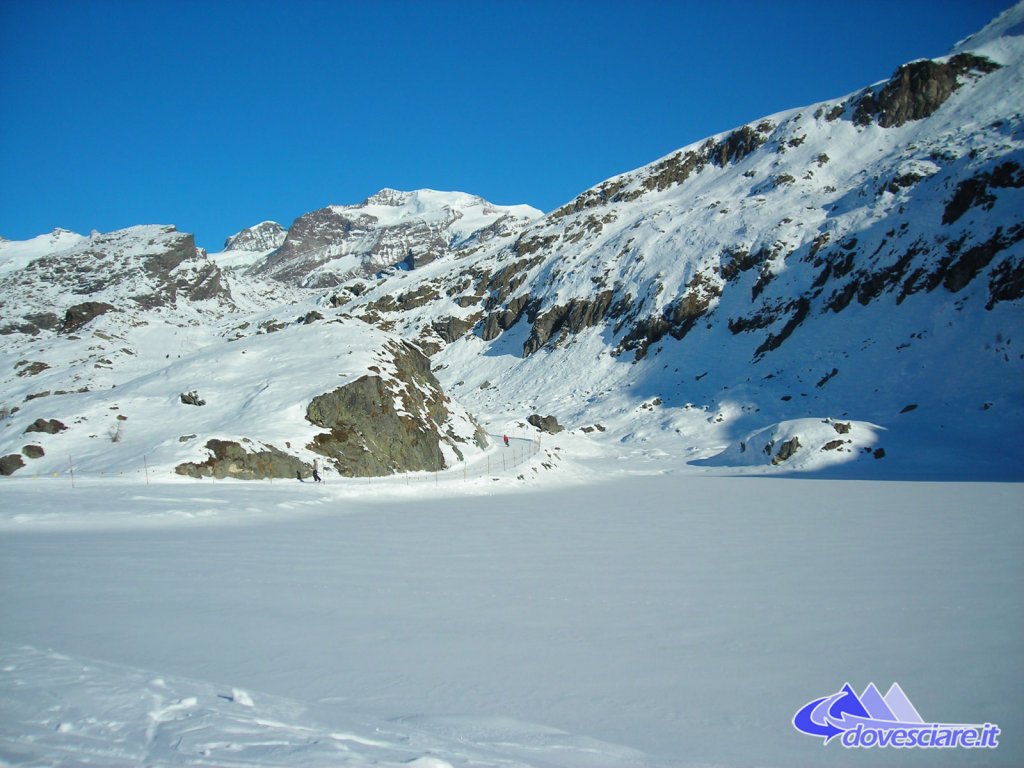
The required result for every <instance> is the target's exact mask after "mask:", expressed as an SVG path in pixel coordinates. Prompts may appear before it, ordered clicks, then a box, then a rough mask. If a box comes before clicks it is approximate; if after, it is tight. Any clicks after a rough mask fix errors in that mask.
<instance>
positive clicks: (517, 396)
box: [346, 6, 1024, 473]
mask: <svg viewBox="0 0 1024 768" xmlns="http://www.w3.org/2000/svg"><path fill="white" fill-rule="evenodd" d="M1022 21H1024V11H1022V8H1021V7H1020V6H1018V7H1016V8H1014V9H1011V10H1010V11H1008V12H1007V13H1005V14H1004V15H1003V16H1001V17H1000V18H999V19H997V20H996V21H994V22H993V23H992V24H991V25H990V26H989V27H987V28H986V29H985V30H983V31H982V32H981V33H979V34H977V35H974V36H973V37H971V38H969V39H968V40H965V41H963V42H962V43H960V44H959V45H958V46H957V47H956V48H954V49H953V51H952V52H951V53H950V54H949V55H948V56H946V57H943V58H940V59H936V60H927V61H917V62H912V63H910V64H907V65H906V66H903V67H901V68H899V69H898V70H897V71H896V72H895V73H894V74H893V76H892V77H891V78H890V79H889V80H887V81H885V82H881V83H877V84H875V85H873V86H870V87H868V88H866V89H864V90H862V91H859V92H857V93H853V94H850V95H848V96H846V97H843V98H840V99H836V100H832V101H828V102H823V103H820V104H814V105H810V106H808V107H805V108H801V109H794V110H789V111H786V112H782V113H779V114H776V115H772V116H770V117H767V118H763V119H759V120H755V121H753V122H751V123H749V124H748V125H744V126H741V127H739V128H737V129H735V130H732V131H728V132H725V133H722V134H719V135H717V136H713V137H711V138H709V139H707V140H705V141H701V142H698V143H696V144H693V145H691V146H688V147H684V148H682V149H680V150H678V151H677V152H673V153H672V154H670V155H668V156H666V157H664V158H662V159H660V160H657V161H656V162H654V163H652V164H650V165H648V166H646V167H644V168H641V169H638V170H636V171H633V172H630V173H626V174H623V175H621V176H618V177H614V178H612V179H609V180H608V181H605V182H604V183H602V184H599V185H597V186H596V187H594V188H592V189H590V190H587V191H586V192H584V193H583V194H581V195H580V196H579V197H577V198H576V199H575V200H573V201H571V202H570V203H568V204H567V205H565V206H563V207H562V208H560V209H559V210H557V211H555V212H554V213H552V214H550V215H549V216H546V217H545V218H543V219H541V220H539V221H537V222H535V223H534V224H533V225H532V226H530V227H529V228H527V229H526V230H525V231H524V232H523V233H522V234H521V235H520V236H519V237H518V238H517V239H516V241H515V242H514V243H512V244H510V245H508V246H507V247H505V248H503V249H502V250H500V251H497V252H494V253H481V254H478V255H477V256H476V257H475V258H468V259H465V260H462V261H460V262H459V263H458V265H457V266H453V267H448V266H446V265H444V264H438V265H431V266H430V267H428V268H426V269H423V270H418V271H417V272H415V273H412V274H409V275H402V276H401V282H400V284H399V285H400V287H399V288H396V287H395V286H394V285H391V284H382V285H378V286H376V287H375V288H373V289H372V290H370V291H367V292H365V293H362V294H361V295H359V296H358V297H356V298H353V299H351V300H349V301H348V303H347V309H348V311H350V312H352V313H354V314H357V315H360V316H363V317H364V318H366V319H368V320H370V321H373V322H378V323H384V324H386V325H387V326H388V327H394V328H396V329H397V330H399V332H401V333H403V334H404V335H408V336H415V337H417V338H418V339H419V341H420V343H421V344H422V345H424V346H425V347H427V348H431V349H440V348H441V347H442V346H443V345H444V344H446V343H449V342H453V341H454V343H451V344H450V346H448V348H446V349H444V350H443V351H441V352H439V353H438V354H437V357H436V359H437V361H438V364H439V365H441V366H446V371H445V373H444V374H443V376H442V378H444V379H445V380H446V381H448V382H450V383H451V384H452V385H453V386H454V387H455V388H456V389H455V391H456V392H457V393H459V395H460V397H463V398H464V399H465V402H466V403H467V404H468V405H469V406H470V408H471V409H475V410H476V411H477V412H483V413H488V414H494V415H497V414H499V413H500V412H501V411H502V410H513V411H518V412H523V411H526V412H528V411H529V410H532V409H537V408H542V409H544V408H546V409H548V410H550V411H551V412H552V413H554V414H555V415H556V416H558V417H559V418H560V419H561V420H562V421H563V422H564V423H566V424H567V425H568V426H569V427H570V428H580V427H585V426H588V425H592V424H593V423H595V422H598V421H600V422H601V423H602V426H604V427H605V428H610V429H611V431H610V433H609V435H608V436H607V437H606V438H605V439H609V438H610V439H615V440H619V439H625V440H627V441H640V442H643V441H645V440H649V439H653V436H654V435H655V434H660V435H664V434H666V433H667V434H673V433H674V434H676V435H677V436H678V439H677V441H676V442H675V445H674V446H672V444H671V443H670V444H668V445H669V447H670V450H672V451H679V452H684V453H686V452H690V453H691V454H692V455H693V456H694V458H704V459H708V460H710V461H711V462H712V463H723V462H725V463H729V464H731V465H736V464H737V463H739V464H743V465H746V464H750V463H754V464H769V465H770V464H771V462H773V461H774V462H776V466H778V465H782V466H785V467H788V468H793V467H797V466H801V465H802V466H805V467H809V466H818V465H820V464H821V463H822V462H827V461H829V460H835V461H844V460H849V459H850V458H851V455H852V454H854V452H855V453H856V455H861V456H865V457H868V458H869V461H874V460H875V459H874V458H873V457H875V456H876V455H877V456H884V455H885V453H884V450H885V447H886V445H888V446H889V449H890V450H889V451H888V459H887V462H888V464H901V463H903V462H906V463H907V464H908V465H909V464H914V463H921V462H923V463H925V464H927V463H929V462H930V461H932V460H933V459H935V458H936V454H939V455H944V456H945V459H944V461H943V462H942V463H943V464H944V465H949V464H953V465H959V466H960V467H961V468H966V467H970V468H971V470H970V471H981V472H984V471H986V470H992V469H993V468H994V467H1002V468H1003V469H1004V470H1006V471H1011V472H1012V473H1017V472H1018V470H1016V469H1012V468H1013V467H1015V466H1016V467H1019V466H1020V465H1021V464H1020V458H1021V454H1020V450H1019V448H1018V447H1017V445H1018V442H1017V440H1016V438H1015V437H1014V434H1015V433H1016V431H1017V430H1019V428H1020V427H1021V426H1022V423H1021V421H1022V404H1024V390H1022V387H1021V382H1022V381H1024V377H1022V373H1024V370H1022V367H1024V365H1022V360H1024V354H1022V353H1024V351H1022V349H1021V347H1020V339H1019V338H1017V337H1018V335H1019V334H1018V333H1017V331H1019V330H1020V326H1021V301H1020V300H1021V298H1022V296H1024V265H1022V246H1021V244H1020V241H1021V239H1022V238H1024V216H1022V212H1024V192H1022V190H1021V188H1022V187H1024V167H1022V164H1024V152H1022V148H1024V144H1022V139H1024V123H1022V118H1021V112H1020V109H1019V105H1020V99H1019V97H1020V95H1021V87H1020V83H1021V71H1022V58H1021V57H1022V43H1024V38H1022V37H1021V34H1020V33H1021V29H1022V28H1021V23H1022ZM346 298H347V297H346ZM481 361H483V362H484V363H485V364H481ZM485 382H487V383H488V384H490V385H493V386H486V387H483V388H481V385H482V384H483V383H485ZM655 403H656V404H655ZM652 404H655V405H652ZM831 417H835V418H837V419H841V420H843V423H844V424H845V423H847V422H849V421H851V420H852V421H854V422H855V426H854V427H853V428H851V431H850V432H849V433H846V432H843V433H839V432H837V431H836V430H835V429H833V428H832V427H829V426H826V428H825V429H824V430H820V429H818V428H817V427H816V426H815V425H820V424H821V423H822V421H823V420H825V419H828V418H831ZM858 425H859V426H858ZM841 429H845V427H841ZM883 431H885V432H887V434H885V436H884V439H883V438H882V433H883ZM858 432H860V436H859V437H857V436H856V435H857V433H858ZM810 433H814V437H811V435H810ZM801 435H803V438H802V440H798V441H799V442H801V444H802V446H803V450H802V451H801V452H799V453H797V454H796V455H795V456H794V457H793V458H792V459H788V458H787V459H780V457H779V453H778V449H779V447H780V446H781V445H783V444H785V443H787V442H789V441H790V440H792V439H793V438H794V437H796V438H799V437H800V436H801ZM903 441H906V444H905V445H904V444H903ZM880 442H881V443H882V445H881V446H879V445H877V444H878V443H880ZM755 443H756V445H755ZM895 443H899V444H900V450H898V451H897V452H896V455H895V456H894V455H893V451H892V447H893V445H894V444H895ZM794 445H795V444H794ZM730 446H731V447H730ZM663 447H664V446H663ZM748 447H752V448H753V450H749V451H748V450H747V448H748ZM878 447H882V449H883V451H882V452H879V451H878V450H877V448H878ZM726 448H729V450H726V451H725V452H724V453H720V452H721V451H723V449H726ZM823 449H824V450H823ZM865 449H870V451H867V450H865ZM719 454H720V455H719ZM716 456H717V458H716Z"/></svg>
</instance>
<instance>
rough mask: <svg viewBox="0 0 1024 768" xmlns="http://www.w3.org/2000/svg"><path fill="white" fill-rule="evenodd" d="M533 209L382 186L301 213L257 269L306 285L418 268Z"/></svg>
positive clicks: (512, 226)
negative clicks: (352, 200) (349, 201)
mask: <svg viewBox="0 0 1024 768" xmlns="http://www.w3.org/2000/svg"><path fill="white" fill-rule="evenodd" d="M539 214H540V212H539V211H535V210H533V209H530V208H528V207H526V206H511V207H502V206H495V205H491V204H490V203H488V202H487V201H485V200H483V199H482V198H480V197H476V196H473V195H466V194H462V193H448V192H434V191H432V190H418V191H415V192H399V191H397V190H393V189H384V190H381V191H380V192H378V193H377V194H375V195H372V196H371V197H369V198H367V199H366V200H364V201H363V202H362V203H359V204H357V205H347V206H328V207H326V208H321V209H319V210H316V211H312V212H310V213H307V214H305V215H303V216H300V217H299V218H297V219H296V220H295V221H294V222H293V223H292V225H291V227H290V228H289V229H288V233H287V236H286V237H285V239H284V242H283V243H282V244H281V246H280V248H278V249H277V251H276V252H274V253H273V254H272V255H271V256H270V257H269V258H268V259H267V261H266V262H265V263H264V264H263V265H259V266H257V268H256V271H257V272H258V273H260V274H266V275H269V276H270V277H273V278H275V279H278V280H282V281H286V282H294V283H301V284H303V285H305V286H307V287H333V286H336V285H340V284H341V283H342V282H344V281H345V280H348V279H350V278H352V277H359V276H367V275H372V274H375V273H377V272H380V271H381V270H384V269H386V268H388V267H392V266H396V265H404V266H405V267H407V268H408V269H417V268H419V267H422V266H423V265H425V264H429V263H431V262H433V261H435V260H437V259H440V258H443V257H446V256H449V255H450V254H452V253H454V252H456V251H461V250H464V249H467V248H472V247H474V246H476V245H478V244H481V243H484V242H488V241H491V240H501V239H506V238H508V239H511V238H512V237H513V236H514V235H517V234H518V233H519V232H520V231H521V230H522V229H523V227H525V226H526V224H527V223H529V221H531V220H532V219H533V218H534V217H535V216H537V215H539ZM467 221H472V222H473V225H468V224H467V223H466V222H467Z"/></svg>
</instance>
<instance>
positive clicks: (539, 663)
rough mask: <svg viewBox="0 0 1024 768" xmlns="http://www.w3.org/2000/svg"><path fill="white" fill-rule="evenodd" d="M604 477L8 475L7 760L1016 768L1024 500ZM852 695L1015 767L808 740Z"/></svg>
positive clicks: (1, 707) (2, 676)
mask: <svg viewBox="0 0 1024 768" xmlns="http://www.w3.org/2000/svg"><path fill="white" fill-rule="evenodd" d="M606 469H607V468H606V467H603V466H601V465H595V466H594V467H592V468H591V471H590V472H579V473H577V475H576V476H577V477H578V478H583V477H586V478H589V482H586V483H574V484H571V485H568V484H559V483H558V482H554V481H548V482H543V481H538V482H536V483H533V484H530V483H519V484H516V483H515V482H514V481H513V480H512V478H511V477H510V478H506V479H502V480H500V481H493V482H492V483H491V484H490V485H488V484H487V483H486V482H485V481H480V482H478V483H476V484H473V483H469V484H465V485H463V486H458V487H452V486H449V487H445V484H444V483H442V484H441V485H440V486H435V487H431V486H430V485H429V484H423V485H421V487H419V488H416V487H414V488H412V489H411V490H409V489H406V488H403V487H402V486H400V485H395V486H393V487H392V489H391V491H389V492H385V491H383V490H377V491H375V492H373V495H371V492H370V491H361V490H360V489H358V488H355V487H354V486H346V485H344V484H342V483H336V484H332V485H328V486H326V487H323V486H313V485H311V484H303V485H300V484H298V483H281V482H277V483H274V484H269V483H242V482H220V483H209V482H192V481H175V482H163V483H158V484H153V485H150V486H145V485H142V484H140V483H137V482H132V483H127V482H119V481H117V480H106V481H99V480H97V481H95V482H84V483H79V484H78V487H76V488H75V489H71V488H70V484H69V483H68V482H67V480H66V479H61V480H56V479H43V480H32V479H29V478H26V479H23V480H13V481H11V482H5V483H4V484H3V486H2V487H0V762H3V761H6V762H8V763H10V764H13V765H33V766H41V765H59V766H75V765H99V766H127V765H132V766H135V765H139V766H141V765H150V766H161V765H213V766H241V765H246V766H248V765H252V766H276V765H295V766H363V765H413V766H419V767H420V768H423V767H424V766H433V767H434V768H438V767H443V766H448V765H451V766H502V768H509V767H510V766H593V767H596V768H599V767H601V766H708V765H726V766H737V765H744V766H746V765H763V766H800V765H806V766H811V765H831V764H836V765H859V766H864V765H904V764H908V765H937V764H951V765H967V764H978V765H982V764H983V765H1007V766H1009V765H1020V764H1022V763H1024V735H1022V729H1024V715H1022V712H1024V615H1022V612H1021V609H1020V606H1021V605H1022V604H1024V599H1022V598H1024V555H1022V552H1024V484H1000V483H923V482H896V481H893V482H866V481H852V480H807V479H771V478H756V477H747V478H735V477H715V476H703V475H701V474H698V473H695V472H694V470H693V469H692V468H689V469H685V470H682V469H681V470H678V471H664V472H657V473H651V474H644V475H640V474H628V473H624V472H618V473H612V472H610V471H606ZM549 474H551V475H558V473H557V472H556V473H549ZM564 474H565V475H567V476H568V475H572V473H571V472H566V473H564ZM598 476H604V479H603V480H602V481H597V480H595V478H596V477H598ZM846 682H849V683H850V684H851V686H852V687H853V688H855V689H856V690H858V691H860V690H863V688H864V687H865V686H866V685H867V684H868V683H870V682H874V683H875V684H876V685H878V686H879V688H880V689H882V690H885V689H887V688H888V687H889V685H891V684H892V683H893V682H898V683H899V684H900V686H901V687H902V689H903V690H904V691H905V692H906V693H907V695H908V696H909V698H910V699H911V700H912V701H913V703H914V705H915V706H916V707H917V709H918V710H919V711H920V713H921V715H922V716H923V717H924V719H925V720H926V721H929V722H946V723H986V722H988V723H995V724H998V725H999V726H1000V728H1001V734H1000V745H999V748H998V749H996V750H987V749H986V750H964V749H958V750H942V751H935V750H931V751H928V750H913V749H898V750H897V749H884V750H883V749H872V750H849V749H845V748H843V747H842V746H841V745H840V744H839V743H838V742H837V741H833V742H832V743H830V744H828V745H827V746H822V743H821V739H819V738H814V737H811V736H807V735H804V734H801V733H799V732H797V731H796V730H795V729H794V727H793V725H792V719H793V716H794V714H795V713H796V712H797V710H798V709H799V708H800V707H802V706H803V705H804V704H806V703H807V702H809V701H811V700H813V699H815V698H819V697H822V696H826V695H829V694H831V693H834V692H836V691H838V690H839V689H840V688H841V687H842V686H843V684H844V683H846Z"/></svg>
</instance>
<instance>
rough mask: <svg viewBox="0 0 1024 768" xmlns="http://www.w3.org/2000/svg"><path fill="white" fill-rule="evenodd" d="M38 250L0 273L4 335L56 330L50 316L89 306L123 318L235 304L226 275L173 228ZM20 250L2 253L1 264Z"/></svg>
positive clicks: (79, 239)
mask: <svg viewBox="0 0 1024 768" xmlns="http://www.w3.org/2000/svg"><path fill="white" fill-rule="evenodd" d="M38 245H39V252H38V253H37V255H36V257H35V258H29V257H28V256H26V255H25V254H22V258H23V259H24V261H25V263H24V264H23V266H21V268H19V269H14V270H9V271H5V272H0V310H2V311H3V315H4V319H3V324H2V327H0V333H12V332H18V331H20V332H23V333H30V334H32V333H38V332H40V331H45V330H50V329H53V328H56V327H57V326H58V323H56V322H54V321H53V320H52V319H51V318H52V317H56V316H63V315H65V313H66V312H67V311H68V310H72V308H73V307H81V306H87V305H88V303H89V301H93V302H100V303H104V304H106V305H108V307H109V308H113V309H117V310H122V311H145V310H161V309H168V308H171V309H173V308H174V307H176V306H177V305H178V304H179V303H180V304H181V305H182V306H186V305H187V306H189V307H201V306H202V305H203V304H204V303H207V304H209V305H211V306H216V305H220V306H230V305H231V300H232V297H231V292H230V290H229V288H228V286H227V284H226V282H225V280H224V276H223V274H222V272H221V270H220V268H219V267H218V266H217V265H216V264H215V263H214V262H212V261H211V260H210V259H208V258H207V257H206V254H205V253H203V252H202V251H199V250H197V249H196V246H195V240H194V239H193V237H192V235H190V234H187V233H184V232H178V231H177V230H176V229H175V228H174V227H161V226H140V227H131V228H129V229H124V230H119V231H117V232H110V233H107V234H100V233H94V234H93V235H91V236H89V237H81V236H74V238H68V237H64V238H60V239H58V240H57V241H56V242H53V243H50V244H38ZM18 246H19V244H15V243H8V248H7V249H5V248H0V259H3V258H4V255H5V250H11V251H14V252H15V253H17V249H18ZM12 259H13V256H12ZM72 315H75V317H76V320H75V321H74V323H73V324H74V326H75V329H77V328H78V327H81V325H82V324H84V323H83V322H81V320H82V319H83V318H82V317H81V316H80V315H76V314H75V311H72ZM92 316H95V313H93V314H92V315H91V316H90V317H92ZM69 322H70V319H69V318H66V319H65V321H64V323H63V325H62V326H61V329H62V330H63V332H65V333H66V332H69V331H70V330H72V327H71V325H70V324H69Z"/></svg>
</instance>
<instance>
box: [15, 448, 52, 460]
mask: <svg viewBox="0 0 1024 768" xmlns="http://www.w3.org/2000/svg"><path fill="white" fill-rule="evenodd" d="M21 452H22V453H23V454H25V456H27V457H28V458H30V459H41V458H42V457H43V456H45V455H46V451H44V450H43V446H41V445H26V446H24V447H23V448H22V449H21Z"/></svg>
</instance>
